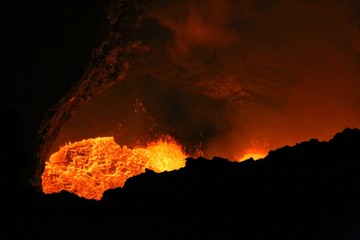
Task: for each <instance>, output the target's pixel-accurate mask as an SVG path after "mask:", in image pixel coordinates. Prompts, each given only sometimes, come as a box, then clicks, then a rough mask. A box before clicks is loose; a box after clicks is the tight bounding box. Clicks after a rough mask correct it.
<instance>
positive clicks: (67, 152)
mask: <svg viewBox="0 0 360 240" xmlns="http://www.w3.org/2000/svg"><path fill="white" fill-rule="evenodd" d="M186 157H187V155H186V154H185V153H184V151H183V150H182V147H181V145H179V144H177V143H176V142H175V140H173V139H172V138H171V137H170V136H165V137H163V138H161V139H159V140H158V141H154V142H151V143H149V144H148V145H147V146H146V147H135V148H133V149H130V148H128V147H127V146H123V147H121V146H119V145H118V144H116V143H115V141H114V138H113V137H98V138H91V139H86V140H82V141H79V142H74V143H69V144H66V145H64V146H62V147H60V150H59V151H58V152H56V153H54V154H52V155H51V157H50V159H49V161H47V162H46V165H45V170H44V172H43V174H42V176H41V179H42V190H43V192H44V193H47V194H50V193H56V192H60V191H61V190H66V191H68V192H71V193H74V194H76V195H78V196H80V197H84V198H86V199H95V200H100V199H101V198H102V196H103V193H104V191H106V190H108V189H114V188H118V187H123V186H124V184H125V182H126V180H127V179H128V178H130V177H132V176H135V175H138V174H141V173H144V172H145V169H146V168H148V169H151V170H153V171H155V172H163V171H172V170H176V169H180V168H182V167H184V166H185V159H186Z"/></svg>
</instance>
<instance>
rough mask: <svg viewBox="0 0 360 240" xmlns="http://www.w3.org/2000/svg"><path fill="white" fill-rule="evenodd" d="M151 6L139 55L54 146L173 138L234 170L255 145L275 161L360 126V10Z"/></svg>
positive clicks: (209, 2)
mask: <svg viewBox="0 0 360 240" xmlns="http://www.w3.org/2000/svg"><path fill="white" fill-rule="evenodd" d="M145 6H146V10H145V11H144V14H143V15H142V16H141V24H140V25H139V27H138V28H139V29H140V30H139V32H140V35H139V39H138V41H137V42H136V44H138V45H137V46H138V48H141V49H142V50H143V51H142V55H141V56H140V57H134V58H132V59H131V61H130V67H129V72H128V75H127V76H126V77H125V79H124V80H122V81H119V82H118V83H116V84H115V85H114V86H113V87H111V88H110V89H109V90H107V91H105V92H104V93H102V94H100V95H99V96H97V97H95V98H94V99H92V100H91V101H89V102H88V103H86V104H84V106H82V107H81V108H80V109H79V111H78V113H77V115H75V116H74V117H73V118H72V119H71V120H70V121H68V123H66V124H65V125H64V126H63V127H62V131H61V132H60V135H59V138H58V142H57V143H59V144H62V143H63V142H66V141H75V140H80V139H81V138H86V137H97V136H109V135H111V136H115V139H116V140H117V142H119V143H121V144H139V141H140V143H141V141H147V140H148V139H151V138H155V137H156V136H158V135H161V134H163V133H165V134H166V133H168V134H170V135H173V136H174V137H175V138H177V139H178V140H179V141H180V142H181V143H183V144H184V146H186V147H187V149H188V151H189V152H193V153H194V152H196V151H197V150H200V151H201V152H202V153H203V154H204V155H205V156H206V157H212V156H221V157H226V158H229V159H233V158H234V156H236V155H239V154H241V153H242V152H243V151H244V150H245V149H246V148H249V147H251V144H254V143H255V144H258V145H259V146H260V147H261V146H265V145H266V148H268V150H271V149H275V148H278V147H282V146H284V145H293V144H296V143H298V142H299V141H303V140H307V139H310V138H317V139H320V140H328V139H330V138H331V137H332V136H333V135H334V134H335V133H336V132H339V131H341V130H343V129H344V128H345V127H350V128H353V127H359V126H360V80H359V79H360V4H359V3H358V2H357V1H335V0H334V1H328V0H323V1H291V2H289V1H285V0H284V1H282V0H277V1H261V0H253V1H246V0H244V1H242V0H239V1H232V0H223V1H218V0H204V1H190V0H189V1H158V2H157V1H153V2H152V3H148V4H145ZM55 145H56V144H55Z"/></svg>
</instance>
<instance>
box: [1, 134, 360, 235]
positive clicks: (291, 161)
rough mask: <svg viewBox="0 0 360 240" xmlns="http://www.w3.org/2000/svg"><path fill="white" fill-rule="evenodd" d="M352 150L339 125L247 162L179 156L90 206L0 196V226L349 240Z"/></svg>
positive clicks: (355, 138) (359, 216)
mask: <svg viewBox="0 0 360 240" xmlns="http://www.w3.org/2000/svg"><path fill="white" fill-rule="evenodd" d="M359 147H360V130H359V129H345V130H344V131H342V132H339V133H338V134H336V135H335V136H334V137H333V138H332V139H331V140H330V141H328V142H320V141H318V140H316V139H311V140H309V141H304V142H301V143H298V144H296V145H294V146H284V147H282V148H279V149H276V150H273V151H271V152H270V153H269V154H268V156H267V157H265V158H264V159H261V160H257V161H254V160H252V159H249V160H246V161H244V162H240V163H238V162H231V161H228V160H227V159H223V158H220V157H214V158H213V159H211V160H209V159H204V158H197V159H194V158H188V159H187V161H186V166H185V167H184V168H182V169H180V170H177V171H171V172H163V173H155V172H153V171H151V170H147V171H146V172H145V173H144V174H141V175H138V176H135V177H132V178H130V179H129V180H128V181H127V182H126V184H125V186H124V187H123V188H118V189H113V190H108V191H106V192H105V193H104V196H103V199H102V200H100V201H95V200H86V199H83V198H80V197H77V196H76V195H74V194H71V193H68V192H66V191H62V192H60V193H58V194H51V195H45V194H43V193H41V192H38V191H36V190H35V189H31V188H30V189H27V190H24V191H22V192H19V193H17V194H13V195H10V196H9V195H8V196H6V197H5V199H7V200H9V199H11V201H7V205H6V206H4V205H3V207H5V209H6V212H7V214H6V216H7V218H6V219H7V221H6V223H5V230H9V229H12V228H13V227H16V228H17V229H19V231H16V232H13V231H12V230H11V234H13V235H16V234H20V233H21V234H27V235H28V236H33V237H37V238H44V239H47V238H51V239H62V238H67V239H68V238H70V239H71V238H86V239H88V238H97V239H98V238H102V239H120V238H122V237H156V238H170V239H176V238H179V239H184V238H189V237H217V238H222V239H229V238H236V239H279V238H280V239H358V237H359V233H360V225H359V223H360V204H359V203H360V197H359V196H360V194H358V193H359V189H360V174H359V169H360V159H359V152H358V149H359ZM3 226H4V225H3Z"/></svg>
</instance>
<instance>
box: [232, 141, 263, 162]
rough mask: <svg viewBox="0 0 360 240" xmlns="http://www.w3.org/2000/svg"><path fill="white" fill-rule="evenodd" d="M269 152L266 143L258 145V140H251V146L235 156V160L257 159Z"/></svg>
mask: <svg viewBox="0 0 360 240" xmlns="http://www.w3.org/2000/svg"><path fill="white" fill-rule="evenodd" d="M268 153H269V150H268V144H266V143H265V144H263V145H262V146H259V144H258V142H256V141H252V142H251V147H250V148H248V149H247V150H246V151H244V152H243V153H242V154H241V155H240V156H239V155H237V156H235V161H237V162H242V161H245V160H248V159H251V158H252V159H254V160H259V159H262V158H264V157H266V156H267V155H268Z"/></svg>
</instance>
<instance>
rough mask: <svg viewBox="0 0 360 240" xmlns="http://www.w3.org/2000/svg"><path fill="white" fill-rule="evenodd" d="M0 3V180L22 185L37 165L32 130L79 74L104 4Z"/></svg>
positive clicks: (36, 142) (36, 138) (36, 144)
mask: <svg viewBox="0 0 360 240" xmlns="http://www.w3.org/2000/svg"><path fill="white" fill-rule="evenodd" d="M0 5H1V8H2V9H3V12H2V14H1V17H0V18H1V20H0V22H1V24H2V30H1V32H2V34H1V35H2V43H3V44H2V55H1V56H2V76H1V79H2V80H1V82H2V88H1V92H0V104H1V110H2V128H3V129H2V130H3V131H2V132H3V133H5V135H3V139H4V141H3V142H4V143H5V145H4V149H5V154H3V155H2V158H3V162H4V163H5V166H4V169H6V170H5V171H4V175H3V178H4V179H6V180H7V182H9V180H10V179H16V180H18V181H16V180H15V181H14V182H16V183H15V184H16V186H19V187H26V186H28V185H29V181H30V180H31V178H32V177H33V174H34V171H35V169H36V165H37V164H38V151H39V148H40V144H39V135H38V131H39V128H40V125H41V122H42V121H43V119H44V115H45V113H46V112H48V111H49V109H50V108H51V107H52V106H54V105H55V104H56V103H57V102H58V101H59V100H60V99H61V98H62V97H63V96H64V95H65V94H66V93H68V92H69V89H71V87H72V86H73V85H74V84H76V83H77V82H78V81H79V79H80V78H81V76H82V75H83V73H84V70H85V69H86V67H87V65H88V62H89V59H90V58H91V54H92V49H93V47H94V45H96V44H97V41H98V35H99V29H100V26H101V24H102V21H103V18H104V11H105V9H106V6H105V4H104V2H103V1H76V2H67V1H65V2H56V3H55V2H48V1H36V2H27V1H2V3H1V4H0ZM10 181H11V182H13V181H12V180H10Z"/></svg>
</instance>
